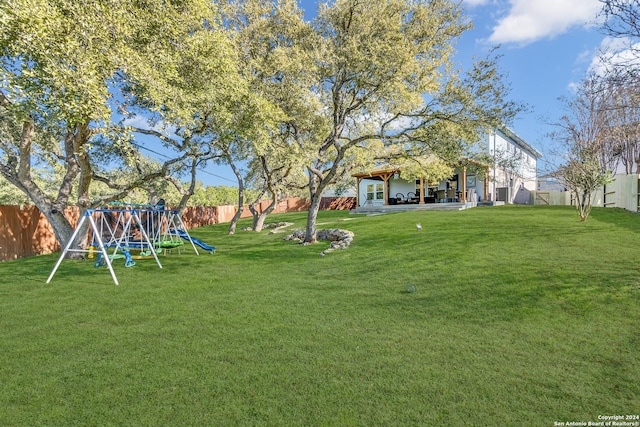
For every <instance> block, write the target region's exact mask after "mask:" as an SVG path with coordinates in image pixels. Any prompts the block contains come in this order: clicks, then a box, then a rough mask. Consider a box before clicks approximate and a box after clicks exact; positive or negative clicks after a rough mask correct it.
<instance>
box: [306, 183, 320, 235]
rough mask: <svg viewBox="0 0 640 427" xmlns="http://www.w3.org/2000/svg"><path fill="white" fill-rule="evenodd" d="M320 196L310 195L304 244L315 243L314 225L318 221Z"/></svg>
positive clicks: (315, 231)
mask: <svg viewBox="0 0 640 427" xmlns="http://www.w3.org/2000/svg"><path fill="white" fill-rule="evenodd" d="M320 200H321V198H320V194H319V193H316V194H311V206H309V213H308V215H307V230H306V233H305V236H304V242H305V243H316V241H317V231H318V230H316V223H317V219H318V211H319V210H320Z"/></svg>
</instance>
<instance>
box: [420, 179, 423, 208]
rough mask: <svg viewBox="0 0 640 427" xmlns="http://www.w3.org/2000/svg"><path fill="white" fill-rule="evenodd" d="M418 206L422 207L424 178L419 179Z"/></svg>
mask: <svg viewBox="0 0 640 427" xmlns="http://www.w3.org/2000/svg"><path fill="white" fill-rule="evenodd" d="M420 204H421V205H424V178H423V177H420Z"/></svg>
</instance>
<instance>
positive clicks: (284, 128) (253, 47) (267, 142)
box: [222, 0, 322, 231]
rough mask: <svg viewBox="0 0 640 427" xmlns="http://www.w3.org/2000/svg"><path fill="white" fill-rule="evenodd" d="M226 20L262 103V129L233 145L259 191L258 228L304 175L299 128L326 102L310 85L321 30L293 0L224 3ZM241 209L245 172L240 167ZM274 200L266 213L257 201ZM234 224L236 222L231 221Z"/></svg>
mask: <svg viewBox="0 0 640 427" xmlns="http://www.w3.org/2000/svg"><path fill="white" fill-rule="evenodd" d="M222 10H223V14H224V21H225V22H226V25H227V28H228V30H229V32H230V36H231V37H232V39H233V40H234V43H235V44H236V46H237V51H238V52H240V53H239V55H240V64H241V74H242V76H243V78H244V79H245V81H246V82H247V84H248V86H249V88H250V91H251V93H254V94H260V95H261V96H262V97H263V98H262V101H263V104H262V107H263V108H261V109H260V110H259V111H260V117H259V120H258V123H260V124H261V125H262V129H261V130H262V132H260V134H259V135H254V136H253V137H250V138H244V139H242V141H237V143H236V144H235V147H236V148H235V153H236V156H237V157H240V156H242V157H241V159H242V160H244V161H246V162H247V164H248V166H249V176H248V177H247V178H249V180H250V182H251V184H252V185H253V186H254V188H255V189H256V190H258V191H259V193H258V195H257V197H256V198H254V199H253V200H251V203H250V209H251V210H252V214H253V215H254V223H253V229H254V230H256V231H260V229H261V228H262V226H263V224H264V220H265V218H266V216H267V215H268V214H269V213H270V212H271V211H272V210H273V209H274V208H275V206H276V203H277V201H278V199H279V197H280V195H281V194H282V193H283V192H284V191H286V188H287V185H289V184H290V182H291V180H292V178H293V177H298V178H299V177H300V171H301V170H303V164H304V160H305V155H306V153H305V152H304V150H301V149H300V147H299V146H298V145H297V144H296V143H295V142H294V141H295V139H296V137H297V135H299V133H300V132H305V131H308V129H313V128H314V126H313V124H314V121H315V120H316V117H317V116H318V113H317V112H318V111H319V110H320V109H321V108H322V105H321V104H320V103H318V102H317V101H316V100H315V94H314V92H313V91H312V90H311V88H312V86H313V85H314V82H315V80H314V79H313V77H314V76H315V70H316V69H317V63H316V62H315V60H316V59H317V58H316V56H314V55H313V52H314V49H315V48H316V46H317V45H318V44H319V43H318V42H319V39H318V37H317V34H315V32H314V30H313V28H312V27H311V25H310V24H309V23H307V22H305V21H304V19H303V15H302V11H301V10H300V9H299V8H298V6H297V3H296V1H295V0H281V1H277V2H276V1H271V0H243V1H226V2H223V5H222ZM234 172H235V174H236V176H237V177H238V183H239V193H240V195H241V199H239V203H238V210H237V216H239V215H240V213H241V210H242V209H243V201H244V197H243V196H242V195H243V194H244V191H243V189H244V182H245V177H244V176H243V175H242V174H241V171H240V170H239V169H238V168H237V167H236V168H234ZM265 195H266V196H268V197H269V198H270V200H271V203H270V204H269V206H268V207H267V209H265V210H264V211H262V212H257V210H256V209H255V205H257V203H258V202H259V201H260V199H262V197H263V196H265ZM232 226H233V221H232Z"/></svg>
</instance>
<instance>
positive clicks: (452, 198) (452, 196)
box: [447, 188, 458, 202]
mask: <svg viewBox="0 0 640 427" xmlns="http://www.w3.org/2000/svg"><path fill="white" fill-rule="evenodd" d="M457 201H458V196H457V195H456V190H454V189H452V188H451V189H449V190H447V202H457Z"/></svg>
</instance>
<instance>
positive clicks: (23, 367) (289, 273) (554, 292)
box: [0, 206, 640, 426]
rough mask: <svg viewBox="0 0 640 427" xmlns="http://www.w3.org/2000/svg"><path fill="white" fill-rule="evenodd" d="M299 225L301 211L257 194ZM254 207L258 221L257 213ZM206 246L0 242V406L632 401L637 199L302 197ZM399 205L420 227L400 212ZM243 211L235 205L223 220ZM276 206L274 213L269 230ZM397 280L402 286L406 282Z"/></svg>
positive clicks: (414, 419) (637, 347) (61, 411)
mask: <svg viewBox="0 0 640 427" xmlns="http://www.w3.org/2000/svg"><path fill="white" fill-rule="evenodd" d="M276 221H291V222H295V223H296V226H297V227H299V228H301V227H303V225H304V221H305V214H304V213H296V214H283V215H273V216H271V217H270V222H276ZM268 222H269V221H268ZM319 222H320V225H319V228H345V229H348V230H351V231H353V232H354V233H355V239H354V242H353V243H352V245H351V247H350V248H349V249H347V250H344V251H336V252H333V253H330V254H328V255H327V256H324V257H321V256H319V253H320V252H321V251H322V250H323V249H325V248H326V247H327V246H328V245H327V243H326V242H321V243H319V244H317V245H309V246H302V245H299V244H295V243H292V242H286V241H284V240H283V237H284V234H273V235H269V234H268V233H267V232H266V231H265V232H263V233H260V234H255V233H251V232H244V231H238V233H237V234H236V235H235V236H227V235H226V234H225V231H226V227H227V225H226V224H221V225H217V226H211V227H204V228H200V229H197V230H192V234H193V235H194V237H198V238H200V239H201V240H203V241H205V242H207V243H210V244H213V245H215V246H216V247H217V248H218V251H217V253H216V254H215V255H208V254H204V255H200V256H195V255H194V254H193V253H191V252H189V253H183V254H182V255H177V254H174V255H168V256H162V257H161V261H162V263H163V267H164V268H163V269H162V270H160V269H159V268H158V267H157V265H156V264H155V262H154V261H153V260H150V261H138V262H137V265H136V266H135V267H133V268H127V269H125V268H124V267H123V262H120V261H117V262H116V264H115V269H116V274H117V275H118V279H119V280H120V286H115V285H114V284H113V282H112V280H111V277H110V275H109V273H108V271H107V270H106V268H101V269H95V268H93V266H92V264H91V262H89V261H86V262H83V261H64V262H63V263H62V265H61V267H60V269H59V270H58V272H57V273H56V275H55V277H54V278H53V280H52V282H51V284H49V285H46V284H45V281H46V279H47V277H48V275H49V273H50V272H51V270H52V268H53V266H54V264H55V261H56V260H57V257H58V254H52V255H48V256H40V257H34V258H31V259H25V260H20V261H15V262H7V263H2V264H0V425H2V426H14V425H16V426H75V425H78V426H87V425H95V426H109V425H127V426H168V425H172V426H186V425H190V426H204V425H211V426H219V425H234V426H235V425H251V426H254V425H287V426H290V425H336V426H345V425H362V426H371V425H380V426H388V425H429V426H461V425H472V426H507V425H512V426H553V425H554V422H568V421H574V422H575V421H584V422H587V421H598V415H618V414H620V415H627V414H638V413H640V354H639V351H640V256H639V255H640V251H639V248H640V246H639V244H640V216H638V215H637V214H633V213H629V212H625V211H621V210H615V209H606V210H605V209H594V210H593V212H592V214H591V217H590V218H589V221H588V222H587V223H581V222H579V221H578V219H577V215H576V213H575V211H574V210H573V209H571V208H564V207H559V208H542V207H517V206H506V207H494V208H475V209H470V210H466V211H460V212H425V211H423V212H409V213H398V214H389V215H380V216H371V217H364V216H355V215H349V214H348V213H347V212H321V213H320V217H319ZM418 222H420V223H421V224H422V226H423V231H422V232H418V231H417V230H416V227H415V224H416V223H418ZM244 225H247V224H246V223H243V224H241V226H244ZM294 228H295V226H294V227H292V228H291V230H293V229H294ZM409 285H413V286H414V287H415V292H407V287H408V286H409Z"/></svg>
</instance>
